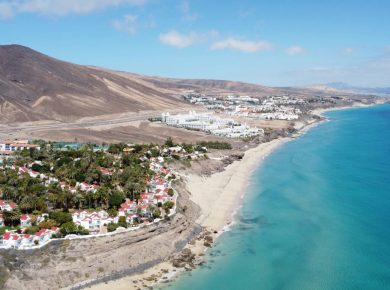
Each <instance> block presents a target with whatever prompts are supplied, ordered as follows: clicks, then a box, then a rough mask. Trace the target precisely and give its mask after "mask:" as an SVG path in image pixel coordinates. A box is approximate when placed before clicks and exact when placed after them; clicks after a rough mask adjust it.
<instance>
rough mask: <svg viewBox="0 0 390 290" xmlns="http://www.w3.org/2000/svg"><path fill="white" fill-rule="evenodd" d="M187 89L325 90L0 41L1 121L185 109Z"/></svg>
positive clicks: (261, 92)
mask: <svg viewBox="0 0 390 290" xmlns="http://www.w3.org/2000/svg"><path fill="white" fill-rule="evenodd" d="M188 92H199V93H206V94H250V95H253V96H259V97H261V96H264V95H271V94H275V95H280V94H290V95H303V96H313V95H324V94H329V92H328V91H324V90H321V89H306V88H271V87H265V86H260V85H255V84H247V83H242V82H232V81H220V80H184V79H172V78H161V77H149V76H143V75H137V74H131V73H125V72H115V71H110V70H107V69H103V68H97V67H92V66H81V65H76V64H71V63H68V62H64V61H60V60H57V59H54V58H52V57H49V56H46V55H43V54H41V53H39V52H36V51H34V50H32V49H30V48H27V47H24V46H20V45H5V46H0V122H3V123H11V122H25V121H36V120H58V121H74V120H77V119H79V118H83V117H93V116H100V115H108V114H118V113H125V112H140V111H162V110H172V109H175V110H176V109H181V108H183V109H184V108H189V105H188V104H187V103H185V102H184V101H183V100H182V99H181V98H180V96H181V95H182V94H184V93H188ZM333 93H334V91H333Z"/></svg>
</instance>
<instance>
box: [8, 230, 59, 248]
mask: <svg viewBox="0 0 390 290" xmlns="http://www.w3.org/2000/svg"><path fill="white" fill-rule="evenodd" d="M58 230H59V228H57V227H51V228H50V229H40V230H39V231H38V232H36V233H35V234H33V235H30V234H27V233H18V232H16V231H7V232H5V233H4V234H3V239H2V245H1V244H0V246H2V247H3V248H16V249H29V248H31V247H33V246H37V245H44V244H46V243H48V242H49V241H50V239H51V237H52V236H53V235H54V234H56V233H57V232H58Z"/></svg>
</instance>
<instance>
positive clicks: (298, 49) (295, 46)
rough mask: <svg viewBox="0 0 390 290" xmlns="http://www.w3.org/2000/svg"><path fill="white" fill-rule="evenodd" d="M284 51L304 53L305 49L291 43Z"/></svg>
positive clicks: (292, 53)
mask: <svg viewBox="0 0 390 290" xmlns="http://www.w3.org/2000/svg"><path fill="white" fill-rule="evenodd" d="M285 52H286V53H287V54H290V55H296V54H303V53H306V49H305V48H303V47H302V46H299V45H292V46H290V47H288V48H286V50H285Z"/></svg>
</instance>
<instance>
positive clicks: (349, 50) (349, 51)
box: [343, 47, 355, 54]
mask: <svg viewBox="0 0 390 290" xmlns="http://www.w3.org/2000/svg"><path fill="white" fill-rule="evenodd" d="M354 51H355V50H354V49H353V48H352V47H346V48H344V49H343V52H344V53H345V54H351V53H353V52H354Z"/></svg>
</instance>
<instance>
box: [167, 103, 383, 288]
mask: <svg viewBox="0 0 390 290" xmlns="http://www.w3.org/2000/svg"><path fill="white" fill-rule="evenodd" d="M325 116H327V117H328V119H329V121H326V122H323V123H321V124H319V125H318V126H316V127H314V128H312V129H311V130H309V131H308V132H307V133H306V134H304V135H303V136H301V137H299V138H297V139H295V140H293V141H291V142H289V143H286V144H285V145H283V146H282V147H280V148H279V149H277V150H276V151H275V152H273V153H272V154H271V155H270V156H268V157H267V158H266V160H265V161H264V162H263V163H262V165H261V166H260V167H259V168H258V169H257V170H256V171H255V172H254V173H253V175H252V177H251V180H250V185H249V187H248V190H247V193H246V195H245V198H244V201H243V206H242V208H241V209H240V210H239V212H238V213H237V215H236V221H237V222H236V223H235V225H234V226H232V229H231V230H230V231H228V232H226V233H224V234H223V235H222V236H221V237H220V239H219V240H218V242H217V244H216V245H215V247H213V248H212V249H211V250H210V251H209V252H208V253H207V254H206V261H207V263H206V264H205V265H204V266H201V267H200V268H198V269H196V270H193V271H191V272H186V273H185V274H183V275H181V276H180V277H179V278H178V279H177V280H176V281H174V282H172V283H169V284H166V285H164V286H163V287H162V288H163V289H164V290H208V289H210V290H211V289H213V290H219V289H221V290H262V289H264V290H273V289H275V290H276V289H286V290H287V289H288V290H317V289H318V290H325V289H332V290H337V289H340V290H341V289H342V290H346V289H354V290H356V289H390V105H379V106H374V107H369V108H355V109H346V110H340V111H331V112H328V113H326V114H325Z"/></svg>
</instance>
